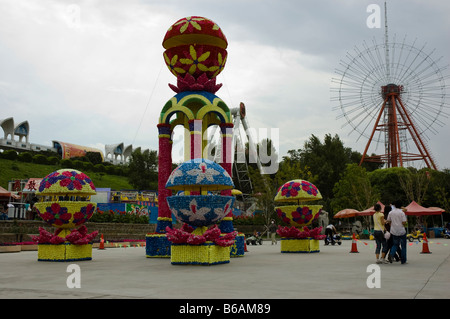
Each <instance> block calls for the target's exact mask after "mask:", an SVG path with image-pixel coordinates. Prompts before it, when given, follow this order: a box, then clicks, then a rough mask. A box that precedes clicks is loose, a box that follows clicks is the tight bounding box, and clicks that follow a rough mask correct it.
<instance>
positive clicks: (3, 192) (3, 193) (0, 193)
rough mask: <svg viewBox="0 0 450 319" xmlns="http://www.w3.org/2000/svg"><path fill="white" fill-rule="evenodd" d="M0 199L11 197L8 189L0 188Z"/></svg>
mask: <svg viewBox="0 0 450 319" xmlns="http://www.w3.org/2000/svg"><path fill="white" fill-rule="evenodd" d="M0 197H8V198H9V197H11V192H8V191H7V190H6V189H4V188H3V187H1V186H0Z"/></svg>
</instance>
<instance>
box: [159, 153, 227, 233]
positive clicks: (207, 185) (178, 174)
mask: <svg viewBox="0 0 450 319" xmlns="http://www.w3.org/2000/svg"><path fill="white" fill-rule="evenodd" d="M233 187H234V184H233V181H232V179H231V177H230V175H228V173H227V172H226V171H225V169H223V168H222V167H221V166H220V165H219V164H217V163H215V162H212V161H210V160H208V159H204V158H200V159H193V160H190V161H187V162H184V163H182V164H181V165H180V166H178V167H177V168H176V169H175V170H174V171H173V172H172V173H171V174H170V176H169V179H168V181H167V183H166V188H168V189H172V190H175V191H178V192H179V191H182V193H179V194H180V195H176V196H169V197H167V203H168V205H169V208H170V210H171V211H172V213H173V214H174V215H175V217H176V218H177V219H178V220H179V221H181V222H184V223H187V224H189V225H191V226H209V225H212V224H214V223H216V222H219V221H220V220H222V219H223V218H224V217H225V216H226V215H227V214H228V213H230V211H231V209H232V207H233V203H234V200H235V198H234V197H233V196H222V195H211V192H218V191H220V190H223V189H231V188H233ZM192 193H196V194H197V195H191V194H192Z"/></svg>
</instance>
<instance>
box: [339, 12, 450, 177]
mask: <svg viewBox="0 0 450 319" xmlns="http://www.w3.org/2000/svg"><path fill="white" fill-rule="evenodd" d="M414 44H415V41H414V43H413V44H412V45H409V44H407V43H406V37H405V38H404V40H403V41H402V42H396V40H395V36H394V40H393V41H392V42H389V37H388V25H387V7H386V3H385V35H384V43H376V41H375V40H374V41H373V45H372V46H370V47H369V46H368V45H367V44H366V43H365V42H364V43H363V48H364V49H363V50H360V49H358V48H357V47H355V53H353V54H351V53H347V55H346V61H342V60H341V62H340V65H341V66H342V67H343V70H336V73H337V74H338V75H339V76H340V77H339V78H333V79H332V83H334V84H335V85H336V86H335V87H332V88H331V92H332V94H334V96H332V99H331V100H332V101H333V102H338V104H339V105H338V106H336V107H334V108H333V109H334V110H339V111H340V112H341V114H340V115H339V116H338V117H337V118H338V119H339V118H342V117H344V118H345V119H346V120H347V123H346V124H344V125H343V127H344V126H346V125H348V124H349V125H350V126H351V127H352V128H353V129H352V130H351V132H353V131H356V132H357V133H359V134H360V135H359V137H358V140H359V138H360V137H361V136H365V137H367V138H368V142H367V144H366V147H365V149H364V153H363V155H362V158H361V162H360V165H361V164H362V163H363V162H378V163H383V164H385V165H386V167H403V166H406V165H411V162H412V161H423V163H424V164H425V165H426V167H428V168H432V169H437V165H436V162H435V160H434V159H433V156H432V154H431V151H430V149H429V147H428V146H427V143H426V140H427V139H428V140H429V137H428V136H427V133H428V132H432V133H434V134H435V133H436V129H435V128H433V126H436V125H438V126H443V125H444V122H443V121H442V118H443V117H447V116H448V115H449V114H448V113H446V112H445V110H446V109H448V107H449V105H448V103H447V102H446V96H447V94H448V92H447V91H448V86H446V84H445V79H448V77H449V76H448V75H443V72H444V70H445V69H446V68H447V67H440V66H439V65H438V63H439V62H440V60H441V59H442V57H441V58H439V59H437V60H434V59H433V57H432V54H433V53H434V50H433V51H432V52H431V53H426V52H425V51H424V48H425V45H424V46H422V47H421V48H420V49H419V48H416V47H415V46H414ZM371 125H373V128H372V129H371V130H370V127H371ZM351 132H350V133H351ZM367 133H369V134H367ZM377 133H378V134H377ZM372 143H379V144H384V154H381V155H374V156H369V155H368V151H369V146H370V145H371V144H372ZM411 146H413V147H414V146H415V148H416V150H417V151H415V152H414V149H411Z"/></svg>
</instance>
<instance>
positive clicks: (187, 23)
mask: <svg viewBox="0 0 450 319" xmlns="http://www.w3.org/2000/svg"><path fill="white" fill-rule="evenodd" d="M203 20H205V19H203V18H192V17H187V18H185V19H183V20H181V21H179V22H177V23H175V24H174V25H180V24H182V23H184V24H183V25H182V26H181V28H180V33H183V32H184V31H186V30H187V29H188V28H189V26H192V27H194V28H196V29H197V30H199V31H200V30H201V29H202V27H201V26H200V25H199V24H198V23H197V22H196V21H203Z"/></svg>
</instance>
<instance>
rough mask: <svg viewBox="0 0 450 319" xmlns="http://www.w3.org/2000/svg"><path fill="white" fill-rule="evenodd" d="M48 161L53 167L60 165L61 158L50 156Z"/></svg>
mask: <svg viewBox="0 0 450 319" xmlns="http://www.w3.org/2000/svg"><path fill="white" fill-rule="evenodd" d="M47 161H48V163H49V164H52V165H58V164H59V158H58V157H56V156H50V157H49V158H47Z"/></svg>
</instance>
